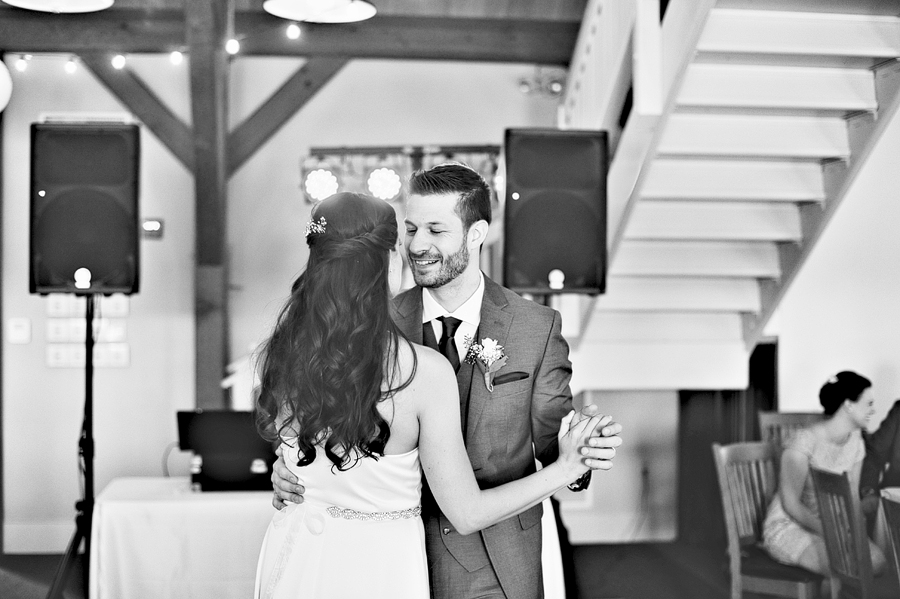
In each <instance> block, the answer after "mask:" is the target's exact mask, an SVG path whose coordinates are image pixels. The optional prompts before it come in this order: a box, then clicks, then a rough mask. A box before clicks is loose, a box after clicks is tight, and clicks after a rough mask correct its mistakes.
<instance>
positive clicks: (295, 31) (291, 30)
mask: <svg viewBox="0 0 900 599" xmlns="http://www.w3.org/2000/svg"><path fill="white" fill-rule="evenodd" d="M284 33H285V35H287V38H288V39H289V40H295V39H299V38H300V26H299V25H297V24H296V23H291V24H290V25H288V26H287V29H286V30H285V32H284Z"/></svg>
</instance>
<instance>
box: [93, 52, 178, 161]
mask: <svg viewBox="0 0 900 599" xmlns="http://www.w3.org/2000/svg"><path fill="white" fill-rule="evenodd" d="M79 58H80V59H81V62H82V63H84V64H85V65H86V66H87V67H88V68H89V69H90V70H91V72H93V73H94V76H95V77H97V79H99V80H100V82H101V83H103V85H105V86H106V88H107V89H108V90H109V91H110V92H111V93H112V94H113V95H114V96H115V97H116V98H118V99H119V101H120V102H121V103H122V104H124V105H125V107H126V108H128V110H130V111H131V112H132V113H133V114H134V115H135V116H136V117H137V118H138V119H140V121H141V122H142V123H143V124H144V125H145V126H146V127H147V128H148V129H149V130H150V132H151V133H153V134H154V135H155V136H156V137H157V138H158V139H159V140H160V141H161V142H162V143H163V145H165V146H166V147H167V148H168V149H169V151H170V152H172V154H174V155H175V157H176V158H177V159H178V160H179V161H180V162H181V163H182V164H183V165H184V166H185V167H186V168H187V169H188V170H189V171H190V172H193V171H194V142H193V135H192V133H191V128H190V127H189V126H188V125H187V124H185V123H184V122H183V121H182V120H181V119H180V118H178V116H177V115H176V114H175V113H174V112H172V111H171V110H170V109H169V107H168V106H166V105H165V104H164V103H163V102H162V100H160V99H159V97H158V96H157V95H156V94H155V93H153V91H152V90H151V89H150V87H149V86H148V85H147V84H146V83H144V81H143V80H142V79H141V78H140V77H138V76H137V74H136V73H135V72H134V71H132V70H130V69H128V68H127V67H126V68H124V69H121V70H117V69H115V68H113V66H112V64H110V61H109V57H108V56H107V55H106V54H96V53H83V54H80V55H79Z"/></svg>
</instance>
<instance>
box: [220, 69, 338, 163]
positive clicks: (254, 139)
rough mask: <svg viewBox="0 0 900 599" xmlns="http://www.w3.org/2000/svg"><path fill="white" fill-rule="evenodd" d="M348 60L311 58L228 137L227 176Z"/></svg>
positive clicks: (295, 112)
mask: <svg viewBox="0 0 900 599" xmlns="http://www.w3.org/2000/svg"><path fill="white" fill-rule="evenodd" d="M348 62H349V61H348V60H347V59H344V58H327V57H326V58H311V59H309V60H308V61H307V62H306V64H304V65H303V66H302V67H300V68H299V69H298V70H297V72H296V73H294V74H293V75H292V76H291V77H290V78H289V79H288V80H287V81H286V82H285V83H284V85H282V86H281V87H280V88H279V89H278V90H277V91H276V92H275V93H273V94H272V95H271V96H270V97H269V99H268V100H266V102H265V103H264V104H263V105H262V106H260V107H259V108H258V109H257V110H256V112H254V113H253V114H252V115H250V116H249V117H248V118H247V119H246V120H245V121H244V122H243V123H241V124H240V125H239V126H238V127H237V129H235V130H234V131H233V132H232V133H231V134H230V135H229V136H228V176H229V177H230V176H231V175H233V174H234V172H235V171H236V170H237V169H239V168H240V167H241V165H242V164H244V162H245V161H246V160H247V159H248V158H250V157H251V156H252V155H253V154H254V152H256V150H258V149H259V148H260V147H261V146H262V145H263V144H264V143H266V141H268V139H269V138H270V137H272V135H274V134H275V133H276V132H277V131H278V130H279V129H280V128H281V126H282V125H284V123H286V122H287V121H288V119H290V118H291V117H292V116H294V115H295V114H297V112H298V111H299V110H300V109H301V108H303V106H304V105H305V104H306V103H307V102H308V101H309V100H310V98H312V97H313V96H314V95H315V94H316V93H317V92H318V91H319V90H320V89H322V88H323V87H324V86H325V84H327V83H328V82H329V81H330V80H331V78H332V77H334V76H335V75H336V74H337V73H338V71H340V70H341V69H342V68H343V67H344V65H345V64H347V63H348Z"/></svg>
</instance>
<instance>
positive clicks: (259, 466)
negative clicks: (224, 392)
mask: <svg viewBox="0 0 900 599" xmlns="http://www.w3.org/2000/svg"><path fill="white" fill-rule="evenodd" d="M177 418H178V444H179V446H180V448H181V449H182V451H193V452H194V454H195V455H197V456H199V457H200V459H201V460H202V463H201V465H200V468H199V472H192V474H191V482H192V483H193V484H195V485H199V487H200V490H202V491H255V490H259V491H271V490H272V481H271V472H272V464H273V463H274V462H275V459H276V455H275V451H274V448H273V445H272V444H271V443H270V442H268V441H266V440H265V439H263V438H262V437H260V436H259V433H258V432H257V431H256V424H255V421H254V417H253V412H250V411H236V410H194V411H190V412H187V411H185V412H178V413H177ZM192 470H193V469H192Z"/></svg>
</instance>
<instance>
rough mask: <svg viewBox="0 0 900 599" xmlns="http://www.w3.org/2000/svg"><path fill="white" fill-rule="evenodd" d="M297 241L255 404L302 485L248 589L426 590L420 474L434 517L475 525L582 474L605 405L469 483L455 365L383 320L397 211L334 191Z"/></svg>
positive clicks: (392, 283) (275, 521)
mask: <svg viewBox="0 0 900 599" xmlns="http://www.w3.org/2000/svg"><path fill="white" fill-rule="evenodd" d="M306 241H307V244H308V245H309V250H310V251H309V260H308V263H307V267H306V270H305V272H304V273H302V274H301V275H300V276H299V277H298V279H297V280H296V281H295V283H294V285H293V288H292V290H291V297H290V299H289V300H288V302H287V304H286V306H285V307H284V309H283V310H282V312H281V315H280V317H279V319H278V322H277V324H276V326H275V329H274V331H273V333H272V335H271V337H270V338H269V339H268V341H267V342H266V343H265V345H264V346H263V352H262V359H261V369H260V370H261V372H260V381H261V382H260V389H259V396H258V400H257V412H258V422H259V425H260V430H261V432H262V433H263V435H264V436H266V437H267V438H268V439H271V440H272V441H277V442H279V443H280V444H281V449H282V451H283V455H284V458H285V462H286V463H287V465H288V467H289V468H290V469H291V471H292V472H293V473H294V474H295V475H296V476H297V477H298V478H299V479H300V481H301V483H302V484H303V485H304V486H305V487H306V489H307V491H306V494H305V496H304V501H303V503H300V504H291V505H289V506H288V507H286V508H285V509H283V510H281V511H279V512H277V513H276V514H275V515H274V516H273V518H272V522H271V524H270V525H269V528H268V531H267V533H266V537H265V540H264V541H263V546H262V549H261V552H260V557H259V565H258V569H257V580H256V591H255V595H256V597H263V598H269V597H317V598H329V597H357V596H366V597H391V598H401V599H402V598H410V599H412V598H420V599H426V598H427V597H429V589H428V567H427V562H426V557H425V540H424V531H423V527H422V521H421V517H420V513H421V507H420V499H421V489H422V479H421V473H422V472H424V474H425V477H426V479H427V482H428V485H429V487H430V488H431V491H432V493H433V494H434V497H435V498H436V500H437V502H438V504H439V506H440V508H441V510H442V511H443V512H444V514H446V515H447V516H448V518H449V519H450V521H451V522H452V524H453V525H454V526H455V527H457V529H458V530H459V532H460V533H462V534H470V533H472V532H475V531H478V530H480V529H482V528H485V527H487V526H490V525H492V524H495V523H497V522H499V521H501V520H504V519H506V518H509V517H510V516H513V515H515V514H518V513H520V512H522V511H524V510H526V509H528V508H529V507H531V506H533V505H536V504H537V503H539V502H540V501H542V500H543V499H544V498H546V497H548V496H550V495H552V494H553V493H555V492H556V491H557V490H559V489H561V488H562V487H564V486H566V485H567V484H568V483H570V482H572V481H574V480H575V479H577V478H578V477H579V476H580V475H581V474H582V473H584V472H585V471H587V470H588V467H587V466H586V465H585V464H584V463H583V460H582V459H581V457H580V453H579V452H580V449H581V447H583V446H585V445H587V438H588V437H589V436H590V434H591V431H592V430H594V429H595V428H597V427H598V426H603V425H604V424H605V422H604V421H605V420H608V418H609V417H608V416H604V417H601V416H593V417H590V418H580V419H579V418H575V413H574V412H570V413H569V414H568V415H567V416H566V417H565V418H564V419H563V420H562V422H561V423H560V429H559V433H558V439H559V448H560V452H559V454H560V455H559V458H558V459H557V461H556V462H555V463H553V464H551V465H549V466H547V467H546V468H543V469H542V470H540V471H538V472H536V473H534V474H532V475H531V476H528V477H526V478H523V479H520V480H516V481H513V482H510V483H508V484H505V485H502V486H499V487H495V488H492V489H485V490H481V489H479V487H478V485H477V483H476V481H475V476H474V474H473V473H472V467H471V465H470V463H469V460H468V457H467V455H466V451H465V448H464V446H463V439H462V435H461V431H460V426H459V422H460V406H459V397H458V392H457V385H456V378H455V375H454V371H453V368H452V367H451V366H450V364H449V362H447V360H446V359H445V358H444V357H443V356H442V355H440V354H439V353H437V352H436V351H433V350H431V349H429V348H426V347H423V346H420V345H416V344H413V343H411V342H409V341H407V340H406V339H405V337H404V336H403V335H402V333H400V331H399V330H398V328H397V327H396V325H395V324H394V323H393V321H392V320H391V317H390V310H389V302H390V297H391V294H393V293H396V292H397V291H398V290H399V287H400V273H401V266H402V259H401V251H402V246H401V245H400V240H399V238H398V233H397V219H396V215H395V213H394V210H393V208H392V207H391V206H390V205H389V204H387V203H386V202H383V201H381V200H377V199H375V198H372V197H369V196H366V195H362V194H355V193H339V194H336V195H333V196H331V197H330V198H328V199H326V200H325V201H323V202H321V203H320V204H318V205H317V206H315V208H314V209H313V211H312V215H311V221H310V223H309V224H308V225H307V231H306Z"/></svg>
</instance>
